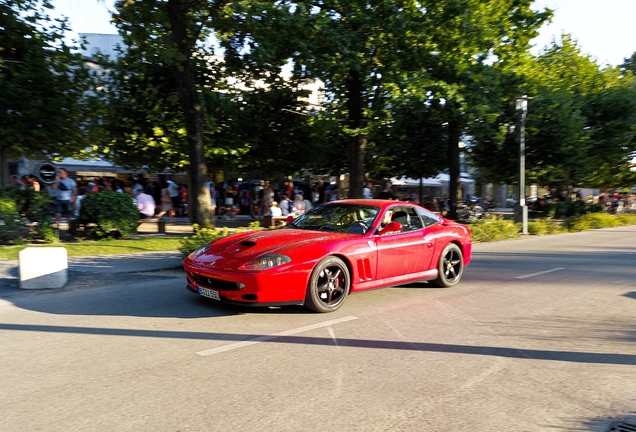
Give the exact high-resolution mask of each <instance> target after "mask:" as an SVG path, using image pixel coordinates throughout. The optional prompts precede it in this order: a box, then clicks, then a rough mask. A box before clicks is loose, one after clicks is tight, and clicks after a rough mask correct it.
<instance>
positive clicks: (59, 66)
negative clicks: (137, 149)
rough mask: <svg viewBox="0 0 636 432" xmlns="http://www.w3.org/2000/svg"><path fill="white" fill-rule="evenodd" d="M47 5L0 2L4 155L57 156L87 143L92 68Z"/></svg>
mask: <svg viewBox="0 0 636 432" xmlns="http://www.w3.org/2000/svg"><path fill="white" fill-rule="evenodd" d="M48 8H50V3H49V1H42V0H20V1H9V2H6V1H5V2H0V28H1V29H2V31H1V32H0V47H1V48H0V94H2V97H1V98H0V156H9V157H10V156H21V155H23V154H26V155H28V156H29V157H33V156H36V157H37V156H40V157H47V158H57V157H62V156H70V155H73V154H75V153H76V152H79V150H80V149H82V148H84V147H85V146H86V145H87V137H86V128H85V127H82V126H83V125H85V119H86V118H87V117H86V116H87V111H86V110H87V105H86V104H85V92H86V91H87V89H88V84H89V82H90V76H89V72H88V68H87V67H86V66H85V65H84V61H83V59H82V56H81V55H80V54H79V53H76V52H73V51H72V50H71V48H70V47H68V46H67V45H65V43H64V32H65V31H66V23H65V22H64V21H60V20H54V19H52V18H50V17H49V16H48V14H47V9H48ZM5 163H6V161H5ZM4 168H6V165H5V167H4Z"/></svg>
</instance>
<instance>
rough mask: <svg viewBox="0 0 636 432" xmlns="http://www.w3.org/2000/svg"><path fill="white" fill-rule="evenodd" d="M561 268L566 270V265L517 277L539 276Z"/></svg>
mask: <svg viewBox="0 0 636 432" xmlns="http://www.w3.org/2000/svg"><path fill="white" fill-rule="evenodd" d="M559 270H565V268H564V267H557V268H553V269H551V270H545V271H542V272H537V273H530V274H527V275H523V276H517V277H516V278H515V279H526V278H529V277H533V276H539V275H542V274H546V273H552V272H555V271H559Z"/></svg>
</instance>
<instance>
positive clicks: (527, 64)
mask: <svg viewBox="0 0 636 432" xmlns="http://www.w3.org/2000/svg"><path fill="white" fill-rule="evenodd" d="M500 80H501V85H500V86H499V89H500V92H499V94H500V96H499V100H500V102H499V104H498V105H499V106H498V108H496V109H495V111H493V114H494V115H492V116H491V117H490V118H487V117H481V118H479V117H478V118H479V120H480V121H479V122H475V123H473V125H472V126H471V127H470V128H471V131H472V134H473V136H474V138H475V143H476V145H474V147H473V148H472V149H471V158H472V161H473V162H474V163H475V164H476V165H477V166H478V168H479V170H480V172H481V173H482V175H484V176H485V178H487V179H488V180H490V181H495V182H501V183H516V182H517V180H518V171H517V170H518V160H517V159H516V158H511V157H510V155H515V154H516V153H517V152H518V145H519V143H518V135H517V134H511V133H508V132H507V131H506V129H507V126H509V125H514V124H517V122H518V119H517V117H516V113H515V112H514V100H513V98H512V99H511V98H510V95H522V94H528V95H530V96H532V97H534V99H533V100H532V101H530V104H529V113H528V119H527V142H526V167H527V176H528V178H529V179H530V180H531V181H533V182H536V183H538V184H540V185H542V186H547V187H548V188H557V189H560V190H563V191H569V190H571V189H572V187H573V186H579V187H586V186H587V187H592V188H599V187H608V188H609V187H619V186H618V185H622V186H621V187H624V186H625V185H627V184H629V181H630V180H629V179H630V178H631V179H633V178H634V177H633V172H632V171H631V170H630V162H631V160H632V158H633V156H634V151H635V150H636V149H635V147H634V129H633V124H634V115H635V111H634V102H633V101H634V93H633V92H634V77H633V75H632V74H631V73H625V70H624V69H623V70H619V69H618V68H615V67H609V66H608V67H605V68H601V67H600V66H599V65H598V64H597V63H596V62H595V60H594V59H592V58H591V57H589V56H587V55H584V54H582V53H581V50H580V47H579V46H578V45H577V43H576V41H574V40H573V39H572V38H571V37H570V36H569V35H563V36H562V37H561V39H560V40H559V41H553V42H552V44H551V45H549V46H548V47H546V48H545V49H544V50H543V52H542V53H541V54H540V55H538V56H537V57H528V58H526V59H524V60H523V62H520V63H519V65H518V67H517V68H515V69H514V70H512V71H508V72H507V73H506V74H502V75H500ZM501 90H502V91H501ZM505 95H508V96H507V97H504V96H505ZM497 110H499V114H496V111H497ZM568 195H569V194H568Z"/></svg>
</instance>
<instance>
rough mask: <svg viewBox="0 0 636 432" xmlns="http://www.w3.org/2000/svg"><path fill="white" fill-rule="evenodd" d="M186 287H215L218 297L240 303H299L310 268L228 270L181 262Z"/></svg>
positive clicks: (302, 296) (195, 289)
mask: <svg viewBox="0 0 636 432" xmlns="http://www.w3.org/2000/svg"><path fill="white" fill-rule="evenodd" d="M183 266H184V269H185V272H186V279H187V281H188V289H189V290H191V291H193V292H196V293H198V290H197V286H202V287H204V288H210V289H213V290H215V291H218V293H219V295H220V297H221V300H222V301H224V302H228V303H236V304H241V305H258V306H267V305H283V304H302V303H303V302H304V301H305V292H306V289H307V283H308V281H309V275H310V273H311V270H310V269H309V270H299V269H292V268H289V267H288V266H282V268H280V269H278V268H274V269H269V270H263V271H238V270H237V271H227V270H218V269H210V268H202V267H200V266H196V265H194V264H193V263H191V262H187V261H185V262H184V263H183Z"/></svg>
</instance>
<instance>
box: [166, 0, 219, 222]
mask: <svg viewBox="0 0 636 432" xmlns="http://www.w3.org/2000/svg"><path fill="white" fill-rule="evenodd" d="M168 10H169V14H170V25H171V27H172V37H173V40H174V42H175V44H176V45H177V49H178V51H179V54H181V58H180V59H179V60H178V61H177V62H176V64H175V65H174V67H173V73H174V75H175V79H176V83H177V94H178V97H179V103H180V104H181V108H182V110H183V115H184V118H185V127H186V131H187V134H188V138H187V139H188V153H189V157H190V169H189V171H190V184H191V189H190V190H189V204H190V221H191V222H192V223H197V224H199V225H200V226H201V227H205V228H212V227H214V219H213V218H212V207H211V203H210V193H209V191H208V187H207V181H208V167H207V164H206V160H205V143H204V139H203V127H204V125H203V123H204V122H203V111H202V107H201V102H200V100H199V95H198V93H197V90H196V87H195V85H194V81H193V76H194V73H193V70H192V65H191V62H190V61H191V57H192V52H193V49H194V45H195V42H196V40H193V39H190V38H188V34H187V28H186V14H187V11H188V10H187V6H186V5H185V2H184V1H183V0H169V1H168Z"/></svg>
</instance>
